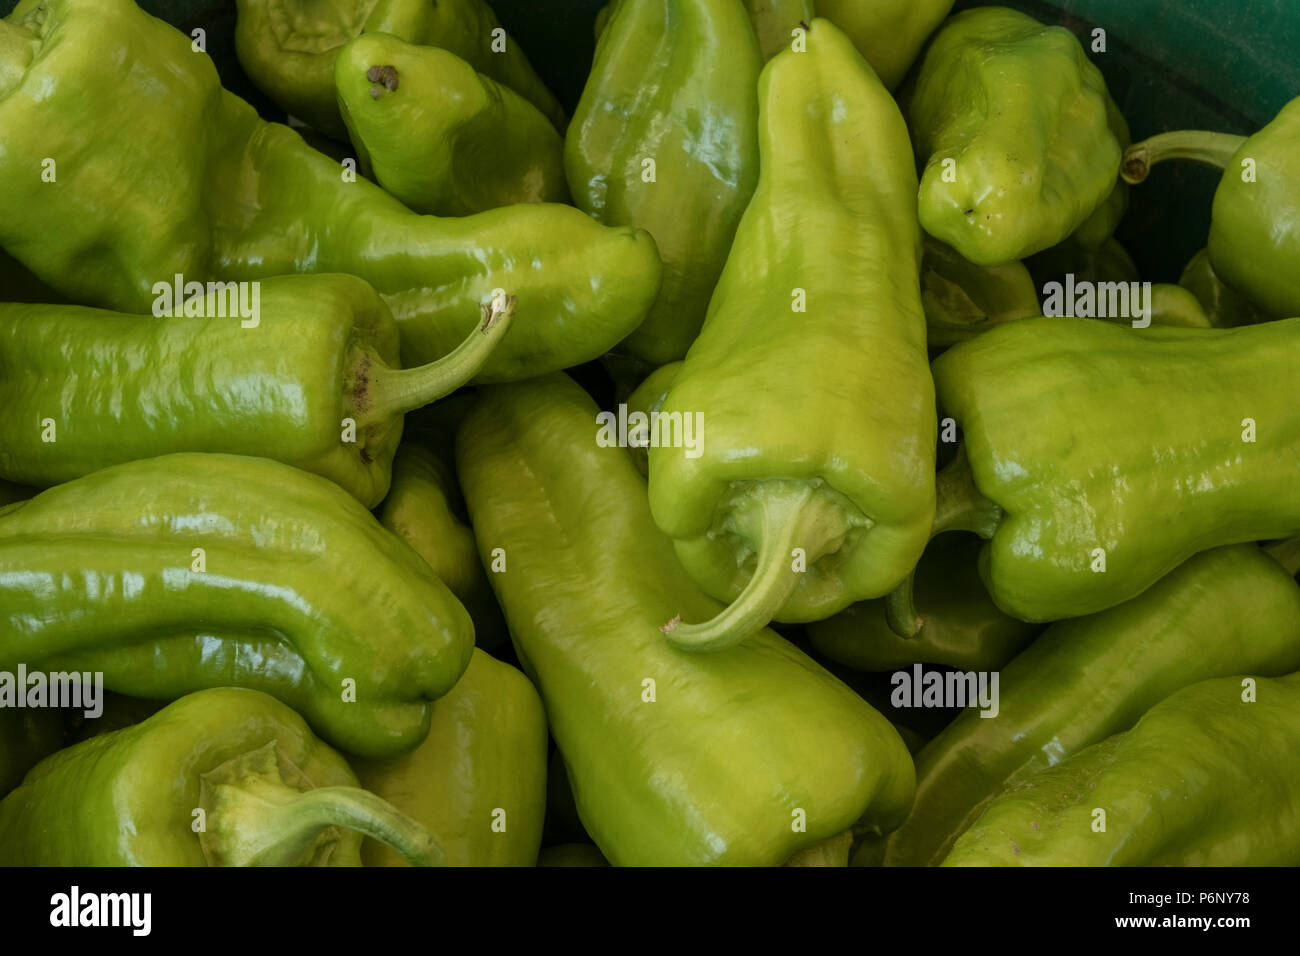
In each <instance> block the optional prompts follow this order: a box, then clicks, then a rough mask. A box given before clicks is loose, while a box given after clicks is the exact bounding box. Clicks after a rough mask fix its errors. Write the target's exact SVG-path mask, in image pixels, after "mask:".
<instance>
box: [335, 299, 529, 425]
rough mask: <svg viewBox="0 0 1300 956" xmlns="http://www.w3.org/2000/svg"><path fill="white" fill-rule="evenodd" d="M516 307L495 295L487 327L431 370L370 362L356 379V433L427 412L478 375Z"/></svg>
mask: <svg viewBox="0 0 1300 956" xmlns="http://www.w3.org/2000/svg"><path fill="white" fill-rule="evenodd" d="M516 302H517V299H516V297H515V296H513V295H512V296H507V295H506V294H505V293H501V294H499V295H497V297H496V298H495V299H493V300H492V302H491V303H490V304H488V305H485V306H483V321H482V322H481V323H480V324H479V325H478V326H477V327H476V328H475V329H474V331H473V332H471V333H470V334H469V336H468V337H466V338H465V340H464V341H463V342H461V343H460V345H458V346H456V348H455V349H454V350H453V351H452V352H451V353H449V354H448V355H445V356H443V357H442V358H440V359H438V360H437V361H436V362H430V363H429V364H428V365H421V366H418V367H417V368H406V369H396V368H388V367H387V366H385V365H380V364H378V363H377V362H376V361H375V359H374V357H373V356H368V357H367V359H366V361H367V362H368V366H367V367H366V368H364V369H360V370H358V371H357V373H356V374H355V376H354V386H353V394H352V400H353V403H354V405H355V406H356V415H355V418H356V422H357V425H358V427H362V428H364V427H365V426H367V425H374V424H377V423H379V422H382V421H385V420H387V419H390V418H393V417H395V416H397V415H401V414H403V413H405V412H411V411H415V409H417V408H423V407H424V406H425V405H428V404H429V403H431V402H435V401H437V400H438V399H440V398H442V397H443V396H444V395H450V394H451V393H452V392H454V391H455V390H456V389H458V388H460V387H461V386H462V385H464V384H465V383H466V382H468V381H469V380H470V379H471V378H473V377H474V376H475V375H477V374H478V371H479V369H481V368H482V367H483V364H484V363H485V362H486V361H487V360H488V357H489V356H491V354H492V351H493V350H494V349H495V348H496V347H497V345H498V344H499V343H500V341H501V338H502V336H504V335H505V334H506V332H507V331H508V330H509V328H510V323H511V322H512V321H513V320H514V317H515V305H516Z"/></svg>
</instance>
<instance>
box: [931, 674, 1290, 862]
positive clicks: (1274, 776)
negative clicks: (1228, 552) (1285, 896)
mask: <svg viewBox="0 0 1300 956" xmlns="http://www.w3.org/2000/svg"><path fill="white" fill-rule="evenodd" d="M1247 688H1248V689H1247ZM1297 739H1300V674H1292V675H1290V676H1289V677H1283V678H1279V679H1277V680H1265V679H1260V678H1255V677H1225V678H1221V679H1219V680H1207V681H1202V682H1201V683H1199V684H1195V685H1193V686H1191V687H1186V688H1184V689H1182V690H1180V691H1178V692H1177V693H1176V694H1173V695H1172V696H1170V697H1169V698H1168V699H1166V700H1163V701H1161V702H1160V703H1159V704H1157V705H1156V706H1155V707H1152V708H1151V710H1150V711H1149V712H1148V713H1147V714H1146V715H1145V716H1144V717H1143V718H1142V719H1141V720H1140V721H1138V723H1137V726H1135V727H1134V728H1133V729H1132V730H1129V731H1127V732H1125V733H1121V734H1116V735H1115V736H1113V737H1110V738H1108V739H1107V740H1104V741H1101V742H1100V743H1097V744H1094V745H1093V746H1091V747H1089V748H1088V749H1086V750H1084V751H1082V752H1081V753H1078V754H1076V755H1075V756H1073V757H1071V758H1070V759H1069V760H1067V761H1065V762H1064V763H1062V764H1061V765H1060V766H1057V767H1052V768H1051V769H1048V770H1044V771H1043V772H1042V773H1040V774H1038V775H1037V776H1034V777H1031V778H1030V779H1029V780H1027V781H1025V782H1024V783H1022V784H1020V785H1018V786H1016V787H1013V788H1012V789H1010V790H1008V791H1007V792H1006V793H1004V794H1003V795H1002V796H1000V797H998V799H996V800H994V801H993V802H992V803H991V804H989V806H988V809H986V810H985V811H984V813H983V814H982V815H981V816H980V818H979V819H978V820H977V821H976V822H975V824H974V825H973V826H971V828H970V829H969V830H967V831H966V832H965V833H964V834H963V835H962V837H961V839H959V840H958V841H957V844H956V845H955V846H954V847H953V849H952V852H951V853H950V854H948V856H947V858H946V859H944V861H943V865H944V866H1297V865H1300V827H1297V826H1296V820H1295V809H1296V806H1297V803H1298V802H1300V761H1297V760H1296V759H1295V755H1296V740H1297ZM1099 811H1100V813H1099ZM1099 823H1101V824H1104V825H1100V826H1099Z"/></svg>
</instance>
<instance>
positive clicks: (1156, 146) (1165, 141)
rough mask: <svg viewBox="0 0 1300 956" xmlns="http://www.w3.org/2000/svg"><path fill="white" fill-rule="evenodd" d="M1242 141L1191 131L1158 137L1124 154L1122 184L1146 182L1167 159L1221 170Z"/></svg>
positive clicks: (1136, 144) (1179, 131) (1239, 137)
mask: <svg viewBox="0 0 1300 956" xmlns="http://www.w3.org/2000/svg"><path fill="white" fill-rule="evenodd" d="M1245 141H1246V137H1245V136H1234V135H1232V134H1231V133H1211V132H1208V131H1205V130H1195V129H1182V130H1175V131H1174V132H1172V133H1161V134H1159V135H1158V136H1152V137H1151V138H1149V139H1144V140H1143V141H1142V142H1140V143H1134V144H1133V145H1132V146H1130V147H1129V148H1128V149H1126V150H1125V151H1124V158H1123V159H1122V160H1121V161H1120V167H1119V172H1120V176H1122V177H1123V179H1124V182H1126V183H1128V184H1130V185H1137V184H1138V183H1140V182H1142V181H1143V180H1144V179H1146V178H1147V175H1148V174H1149V173H1150V172H1151V167H1152V166H1154V165H1156V164H1157V163H1163V162H1164V161H1165V160H1169V159H1186V160H1190V161H1191V162H1194V163H1201V164H1202V165H1205V166H1213V167H1214V168H1215V169H1225V168H1226V167H1227V165H1228V162H1229V161H1230V160H1231V159H1232V157H1233V154H1234V153H1236V152H1237V150H1239V149H1240V148H1241V144H1242V143H1244V142H1245Z"/></svg>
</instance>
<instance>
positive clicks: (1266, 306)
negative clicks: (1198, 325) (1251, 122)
mask: <svg viewBox="0 0 1300 956" xmlns="http://www.w3.org/2000/svg"><path fill="white" fill-rule="evenodd" d="M1298 144H1300V97H1297V98H1296V99H1293V100H1291V101H1290V102H1289V103H1287V104H1286V105H1285V106H1284V107H1282V109H1281V111H1280V112H1279V113H1278V114H1277V116H1275V117H1274V118H1273V120H1272V121H1271V122H1270V123H1269V124H1268V125H1267V126H1265V127H1264V128H1263V129H1261V130H1260V131H1259V132H1257V133H1255V134H1254V135H1253V136H1250V137H1246V136H1232V135H1229V134H1227V133H1211V132H1205V131H1201V130H1177V131H1175V132H1171V133H1161V134H1159V135H1158V136H1152V137H1151V138H1150V139H1147V140H1144V141H1143V142H1141V143H1136V144H1134V145H1133V146H1131V147H1129V149H1128V150H1127V151H1126V152H1125V154H1124V168H1123V173H1124V178H1125V180H1126V181H1128V182H1130V183H1140V182H1142V181H1143V180H1145V179H1146V177H1147V173H1148V172H1150V169H1151V167H1152V166H1155V165H1156V164H1157V163H1161V162H1165V161H1166V160H1171V159H1186V160H1191V161H1193V162H1197V163H1201V164H1203V165H1206V166H1210V167H1212V168H1214V169H1219V170H1222V171H1223V178H1222V179H1220V180H1219V187H1218V189H1216V190H1215V192H1214V206H1213V209H1212V210H1211V213H1210V238H1209V245H1208V247H1207V248H1208V252H1209V259H1210V264H1211V265H1212V267H1213V271H1214V272H1215V273H1216V274H1217V276H1218V277H1219V278H1221V279H1222V281H1223V282H1224V283H1226V284H1227V285H1228V286H1229V288H1231V289H1233V290H1235V291H1236V292H1237V293H1238V294H1240V295H1242V296H1245V297H1246V299H1248V300H1249V301H1250V302H1253V303H1255V304H1256V305H1258V306H1259V307H1260V308H1261V309H1262V310H1263V311H1265V312H1267V313H1270V314H1272V315H1278V316H1295V315H1300V276H1297V272H1296V268H1295V263H1296V259H1297V257H1300V235H1296V230H1294V229H1292V228H1290V226H1289V223H1290V222H1291V220H1293V219H1294V218H1295V216H1296V214H1297V211H1298V210H1300V190H1297V188H1296V182H1295V181H1296V177H1297V176H1300V168H1298V167H1297V163H1296V158H1295V157H1296V148H1297V145H1298Z"/></svg>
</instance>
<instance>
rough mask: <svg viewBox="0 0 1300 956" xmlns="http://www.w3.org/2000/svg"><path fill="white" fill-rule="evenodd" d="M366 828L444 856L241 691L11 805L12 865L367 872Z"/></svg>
mask: <svg viewBox="0 0 1300 956" xmlns="http://www.w3.org/2000/svg"><path fill="white" fill-rule="evenodd" d="M363 834H364V835H366V836H370V837H373V838H374V839H377V840H382V841H384V842H385V843H387V844H388V845H390V846H392V847H394V848H395V849H396V850H398V851H399V852H401V853H403V854H404V855H405V856H406V857H407V858H408V859H409V860H410V861H411V862H412V863H415V864H417V865H421V866H430V865H434V864H438V863H441V862H442V856H443V855H442V851H441V849H440V847H439V845H438V841H437V839H436V838H435V837H434V836H433V835H432V834H430V833H429V832H428V831H426V830H425V829H424V828H423V827H421V826H420V825H419V824H418V823H416V822H415V821H414V820H412V819H410V818H409V817H406V816H404V815H403V814H401V813H400V812H398V811H397V810H395V809H394V808H393V807H392V806H390V805H389V804H388V803H386V802H384V801H383V800H381V799H379V798H378V797H376V796H375V795H374V794H372V793H368V792H367V791H365V790H362V789H361V788H360V787H358V786H357V778H356V777H355V776H354V775H353V773H352V771H351V770H350V769H349V768H348V765H347V763H346V762H345V761H344V760H343V757H341V756H340V755H339V754H337V753H335V752H334V751H333V750H331V749H330V748H329V747H327V746H326V745H325V744H324V743H322V742H321V741H320V740H318V739H317V738H316V737H315V736H314V735H313V734H312V732H311V731H310V730H308V729H307V725H306V724H305V723H303V720H302V718H301V717H299V716H298V715H297V714H295V713H294V712H293V711H292V710H290V709H289V708H288V707H286V706H285V705H284V704H282V703H280V702H279V701H277V700H275V698H273V697H269V696H267V695H266V694H262V693H259V692H258V691H254V690H246V689H243V688H237V687H223V688H216V689H213V690H204V691H199V692H198V693H194V694H190V695H188V696H186V697H182V698H181V699H180V700H178V701H176V702H175V703H173V704H171V705H169V706H167V707H165V708H163V709H162V710H160V711H159V712H158V713H156V714H154V715H153V716H152V717H150V718H148V719H147V720H145V721H144V722H142V723H139V724H136V725H135V726H132V727H128V728H126V729H125V730H118V731H116V732H114V733H109V734H101V735H99V736H96V737H91V738H90V739H89V740H85V741H83V742H82V743H79V744H76V745H75V746H72V747H69V748H68V749H67V750H63V751H60V752H59V753H57V754H55V755H54V756H52V757H49V758H47V759H46V760H44V761H42V762H41V763H40V764H38V765H37V766H36V768H35V769H33V770H32V771H31V772H30V773H29V774H28V775H27V777H26V779H25V780H24V781H23V785H22V786H21V787H19V788H18V789H17V790H15V791H14V792H13V793H11V794H9V796H7V797H5V799H4V800H3V801H0V865H3V866H360V865H361V854H360V850H361V838H362V835H363Z"/></svg>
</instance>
